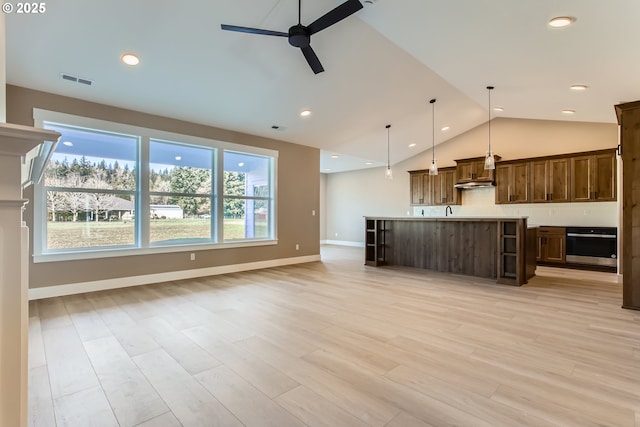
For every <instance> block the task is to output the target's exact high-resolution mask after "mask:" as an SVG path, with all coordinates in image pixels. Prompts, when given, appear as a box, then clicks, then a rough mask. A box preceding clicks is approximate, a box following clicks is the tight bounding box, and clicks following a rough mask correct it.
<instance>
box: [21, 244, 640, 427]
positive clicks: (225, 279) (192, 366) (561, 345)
mask: <svg viewBox="0 0 640 427" xmlns="http://www.w3.org/2000/svg"><path fill="white" fill-rule="evenodd" d="M322 256H323V262H315V263H309V264H301V265H296V266H287V267H280V268H273V269H268V270H260V271H251V272H243V273H236V274H228V275H223V276H214V277H209V278H201V279H194V280H184V281H179V282H170V283H159V284H155V285H148V286H140V287H134V288H127V289H120V290H112V291H104V292H95V293H89V294H82V295H74V296H69V297H62V298H52V299H48V300H40V301H32V302H31V303H30V336H29V345H30V347H29V381H30V388H29V425H30V426H44V427H52V426H59V427H63V426H78V427H86V426H126V427H133V426H141V427H142V426H144V427H160V426H169V427H170V426H278V427H284V426H305V425H309V426H330V427H338V426H349V427H359V426H379V427H382V426H387V427H412V426H510V427H511V426H581V427H583V426H621V427H640V312H637V311H629V310H623V309H621V308H620V305H621V302H622V289H621V288H622V287H621V285H619V284H618V283H617V282H616V276H615V275H612V274H605V273H594V272H584V271H572V270H564V269H554V268H548V267H546V268H539V269H538V276H537V277H535V278H533V279H532V280H531V281H530V283H529V284H527V285H525V286H523V287H521V288H515V287H511V286H502V285H497V284H495V283H494V282H493V281H492V280H483V279H476V278H470V277H464V276H454V275H447V274H441V273H433V272H429V271H425V270H412V269H401V268H393V269H392V268H375V267H365V266H364V265H363V263H364V256H363V252H362V249H359V248H344V247H335V246H326V247H323V248H322Z"/></svg>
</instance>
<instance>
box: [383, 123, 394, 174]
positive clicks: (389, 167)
mask: <svg viewBox="0 0 640 427" xmlns="http://www.w3.org/2000/svg"><path fill="white" fill-rule="evenodd" d="M385 127H386V128H387V170H386V171H385V172H384V177H385V178H386V179H393V172H391V163H389V129H391V125H387V126H385Z"/></svg>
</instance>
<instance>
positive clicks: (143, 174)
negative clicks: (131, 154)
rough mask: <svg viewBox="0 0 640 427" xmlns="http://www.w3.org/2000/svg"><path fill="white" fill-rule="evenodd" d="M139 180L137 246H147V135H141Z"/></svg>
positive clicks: (148, 209) (149, 214) (148, 210)
mask: <svg viewBox="0 0 640 427" xmlns="http://www.w3.org/2000/svg"><path fill="white" fill-rule="evenodd" d="M139 170H140V181H139V182H138V195H139V197H138V198H137V200H136V205H137V211H136V212H139V213H140V214H139V215H137V214H136V224H137V226H138V230H139V232H138V236H139V237H140V240H139V246H140V247H142V248H148V247H149V241H150V240H151V237H150V236H151V231H150V223H149V218H150V216H151V211H150V207H149V200H150V198H149V137H148V136H143V137H142V138H141V144H140V169H139Z"/></svg>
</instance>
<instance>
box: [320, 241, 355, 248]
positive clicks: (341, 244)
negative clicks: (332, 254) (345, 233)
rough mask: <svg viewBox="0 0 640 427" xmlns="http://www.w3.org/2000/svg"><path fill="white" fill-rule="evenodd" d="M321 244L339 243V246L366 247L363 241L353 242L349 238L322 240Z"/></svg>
mask: <svg viewBox="0 0 640 427" xmlns="http://www.w3.org/2000/svg"><path fill="white" fill-rule="evenodd" d="M320 244H321V245H338V246H354V247H358V248H364V243H363V242H351V241H349V240H321V241H320Z"/></svg>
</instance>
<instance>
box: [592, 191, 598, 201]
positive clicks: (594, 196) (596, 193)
mask: <svg viewBox="0 0 640 427" xmlns="http://www.w3.org/2000/svg"><path fill="white" fill-rule="evenodd" d="M593 198H594V199H597V198H598V192H597V191H594V192H593Z"/></svg>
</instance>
